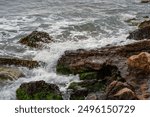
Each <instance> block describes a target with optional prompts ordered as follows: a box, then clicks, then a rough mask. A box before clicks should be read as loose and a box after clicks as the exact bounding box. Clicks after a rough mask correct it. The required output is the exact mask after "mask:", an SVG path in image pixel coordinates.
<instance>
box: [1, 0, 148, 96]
mask: <svg viewBox="0 0 150 117" xmlns="http://www.w3.org/2000/svg"><path fill="white" fill-rule="evenodd" d="M144 16H149V17H150V4H141V3H140V0H0V56H5V57H18V58H26V59H29V58H32V59H33V60H38V61H39V60H40V61H43V62H46V63H47V66H45V67H43V68H42V67H41V68H36V69H33V70H29V69H27V68H23V67H20V69H21V70H22V71H23V72H24V74H25V75H26V77H23V78H20V79H18V80H14V81H7V82H6V83H5V84H3V85H1V86H0V99H16V96H15V95H16V94H15V90H16V89H17V88H18V87H19V86H20V85H21V83H23V82H30V81H37V80H45V81H46V82H48V83H55V84H57V85H59V87H60V89H61V91H62V92H65V90H66V87H67V86H68V84H69V83H70V82H72V81H75V80H77V81H78V75H76V76H74V75H70V76H64V75H58V74H56V72H55V66H56V63H57V60H58V59H59V58H60V57H61V55H62V54H63V53H64V51H65V50H76V49H79V48H80V49H81V48H83V49H92V48H100V47H104V46H106V45H108V44H109V45H123V44H127V43H132V42H134V40H127V39H126V37H127V35H128V33H129V31H131V30H133V29H135V28H136V27H134V26H129V25H128V24H127V23H126V22H125V20H128V19H132V18H137V19H139V20H141V21H142V20H143V19H142V18H143V17H144ZM34 30H38V31H45V32H48V33H49V34H50V35H51V36H52V37H53V39H54V40H55V43H50V44H48V45H46V48H45V49H43V50H36V49H30V48H28V47H26V46H23V45H21V44H19V43H18V40H19V39H20V38H21V37H23V36H25V35H27V34H29V33H31V32H32V31H34Z"/></svg>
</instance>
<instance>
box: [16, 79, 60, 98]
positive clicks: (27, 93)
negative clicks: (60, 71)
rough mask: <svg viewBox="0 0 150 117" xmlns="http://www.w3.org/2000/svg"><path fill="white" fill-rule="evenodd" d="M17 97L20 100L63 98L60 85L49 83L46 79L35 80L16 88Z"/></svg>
mask: <svg viewBox="0 0 150 117" xmlns="http://www.w3.org/2000/svg"><path fill="white" fill-rule="evenodd" d="M16 97H17V99H19V100H61V99H62V96H61V93H60V91H59V87H58V86H57V85H55V84H48V83H46V82H45V81H33V82H29V83H23V84H21V86H20V87H19V88H18V89H17V90H16Z"/></svg>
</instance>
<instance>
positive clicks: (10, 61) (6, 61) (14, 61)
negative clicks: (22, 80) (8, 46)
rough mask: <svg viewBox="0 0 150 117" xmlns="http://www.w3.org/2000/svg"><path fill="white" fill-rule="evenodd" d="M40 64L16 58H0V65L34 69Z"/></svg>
mask: <svg viewBox="0 0 150 117" xmlns="http://www.w3.org/2000/svg"><path fill="white" fill-rule="evenodd" d="M41 64H44V63H42V62H37V61H34V60H23V59H18V58H0V65H15V66H21V67H28V68H30V69H31V68H35V67H39V66H40V65H41Z"/></svg>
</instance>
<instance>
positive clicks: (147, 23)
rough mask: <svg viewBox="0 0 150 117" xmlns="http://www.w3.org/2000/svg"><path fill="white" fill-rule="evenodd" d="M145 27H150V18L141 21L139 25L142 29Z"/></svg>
mask: <svg viewBox="0 0 150 117" xmlns="http://www.w3.org/2000/svg"><path fill="white" fill-rule="evenodd" d="M145 27H150V20H145V21H143V22H141V23H140V24H139V26H138V28H139V29H142V28H145Z"/></svg>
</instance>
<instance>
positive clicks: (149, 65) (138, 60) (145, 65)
mask: <svg viewBox="0 0 150 117" xmlns="http://www.w3.org/2000/svg"><path fill="white" fill-rule="evenodd" d="M127 63H128V66H129V67H130V68H133V69H140V70H143V71H144V72H149V73H150V54H149V53H147V52H141V53H140V54H138V55H133V56H131V57H129V58H128V62H127Z"/></svg>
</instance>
